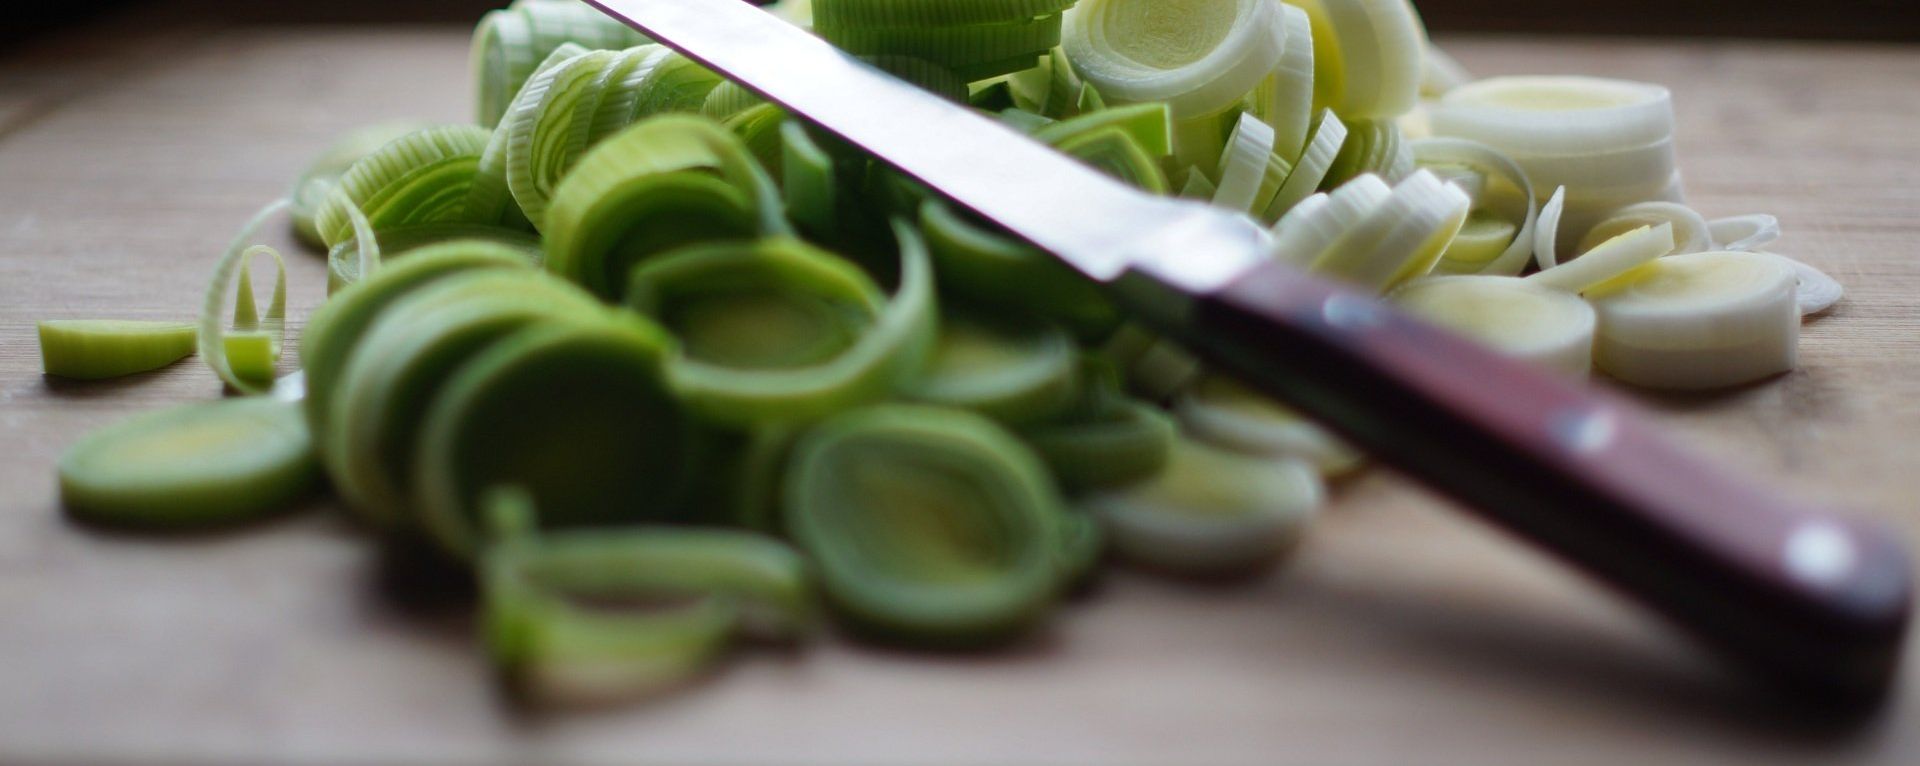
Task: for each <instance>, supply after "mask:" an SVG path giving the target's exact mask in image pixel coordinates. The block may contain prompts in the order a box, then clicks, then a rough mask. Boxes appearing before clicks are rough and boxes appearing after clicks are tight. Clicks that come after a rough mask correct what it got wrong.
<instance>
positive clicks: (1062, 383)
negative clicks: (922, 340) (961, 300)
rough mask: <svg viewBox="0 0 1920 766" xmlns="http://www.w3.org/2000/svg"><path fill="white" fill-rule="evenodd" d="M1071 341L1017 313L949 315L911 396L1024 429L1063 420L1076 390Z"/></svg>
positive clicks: (1075, 355) (1075, 356) (908, 386)
mask: <svg viewBox="0 0 1920 766" xmlns="http://www.w3.org/2000/svg"><path fill="white" fill-rule="evenodd" d="M1079 369H1080V360H1079V353H1078V350H1077V349H1076V348H1075V346H1074V343H1073V338H1072V336H1069V335H1068V334H1067V333H1066V331H1065V330H1063V329H1061V328H1059V327H1058V326H1056V325H1052V324H1049V323H1046V322H1042V321H1034V320H1030V319H1025V318H1021V317H1018V316H1007V315H1001V316H994V317H987V316H984V315H982V316H948V317H945V318H944V321H942V322H941V323H940V337H939V342H938V343H937V344H935V346H934V350H933V355H932V357H931V358H930V359H929V360H928V363H927V367H926V369H925V370H924V371H923V372H922V373H921V375H920V377H918V378H917V379H915V380H913V381H911V382H909V383H908V384H906V387H905V394H906V396H907V398H909V399H913V400H916V401H921V402H926V403H929V404H937V405H941V406H945V407H953V408H958V409H965V410H971V411H973V412H977V413H979V414H982V415H986V416H988V417H991V418H994V419H995V420H999V421H1000V422H1003V423H1008V424H1011V425H1021V424H1025V423H1033V422H1038V421H1042V420H1046V419H1048V418H1051V417H1054V416H1056V415H1059V414H1060V413H1061V412H1063V411H1065V410H1066V408H1067V407H1069V406H1071V405H1072V404H1073V403H1074V400H1075V396H1076V395H1077V394H1078V393H1079V375H1078V373H1079Z"/></svg>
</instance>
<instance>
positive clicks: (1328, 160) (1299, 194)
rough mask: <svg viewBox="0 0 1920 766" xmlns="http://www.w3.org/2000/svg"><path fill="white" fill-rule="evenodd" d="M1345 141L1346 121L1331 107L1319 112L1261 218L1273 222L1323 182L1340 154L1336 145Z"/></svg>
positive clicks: (1344, 143) (1340, 144)
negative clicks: (1298, 157)
mask: <svg viewBox="0 0 1920 766" xmlns="http://www.w3.org/2000/svg"><path fill="white" fill-rule="evenodd" d="M1346 142H1347V126H1346V123H1343V122H1341V121H1340V118H1339V117H1336V116H1334V114H1333V112H1332V111H1323V112H1321V113H1320V117H1319V122H1318V124H1316V125H1315V126H1314V128H1313V137H1312V138H1310V139H1308V140H1307V148H1306V150H1305V151H1303V152H1301V153H1300V160H1299V161H1298V162H1295V163H1294V164H1293V171H1292V172H1291V173H1288V174H1287V181H1286V183H1285V184H1282V185H1281V187H1280V191H1278V192H1275V193H1274V196H1273V201H1272V202H1269V203H1267V209H1266V212H1265V214H1264V215H1263V216H1262V218H1263V219H1264V220H1268V221H1275V222H1277V221H1279V220H1281V218H1282V217H1284V216H1285V215H1286V214H1287V212H1288V211H1291V210H1292V209H1293V206H1295V205H1298V204H1300V201H1301V200H1304V199H1306V198H1307V197H1309V196H1311V195H1312V194H1313V192H1314V190H1315V189H1318V188H1320V187H1321V186H1322V185H1323V184H1325V183H1326V180H1327V173H1328V172H1329V171H1331V170H1332V169H1333V162H1334V160H1335V159H1337V158H1338V157H1339V156H1340V149H1341V147H1342V146H1345V145H1346ZM1275 231H1276V232H1278V231H1279V229H1277V228H1276V229H1275Z"/></svg>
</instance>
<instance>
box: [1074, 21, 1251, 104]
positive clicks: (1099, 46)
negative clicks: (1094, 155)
mask: <svg viewBox="0 0 1920 766" xmlns="http://www.w3.org/2000/svg"><path fill="white" fill-rule="evenodd" d="M1280 8H1281V5H1280V4H1279V3H1275V2H1272V0H1081V2H1080V3H1079V4H1077V5H1075V6H1074V8H1073V10H1070V11H1067V13H1066V27H1065V29H1064V30H1063V32H1062V35H1061V45H1062V47H1063V48H1065V50H1066V52H1067V57H1068V58H1069V59H1070V60H1071V61H1072V62H1073V68H1074V71H1076V72H1078V73H1079V74H1080V76H1081V77H1082V78H1085V79H1086V81H1087V82H1090V83H1093V86H1094V87H1095V88H1097V89H1098V90H1099V91H1100V94H1101V95H1102V96H1105V97H1106V98H1107V99H1108V100H1109V101H1111V102H1115V103H1141V102H1146V101H1165V102H1166V103H1167V108H1168V109H1169V110H1170V111H1171V112H1172V113H1173V115H1174V118H1175V119H1176V120H1184V119H1189V118H1193V117H1202V116H1206V115H1212V114H1218V113H1219V112H1222V111H1225V110H1226V109H1228V108H1230V107H1232V106H1234V105H1235V104H1238V103H1240V101H1241V99H1243V98H1245V97H1246V95H1247V94H1248V93H1251V92H1253V90H1254V88H1255V87H1256V86H1258V85H1259V84H1260V82H1261V80H1262V79H1264V78H1265V77H1266V76H1267V74H1268V73H1269V72H1272V71H1273V69H1274V66H1275V65H1276V64H1278V63H1279V62H1280V57H1281V49H1280V47H1281V40H1282V39H1283V37H1282V36H1281V35H1276V34H1274V32H1275V30H1276V29H1278V28H1279V27H1280V25H1281V23H1282V22H1281V11H1280Z"/></svg>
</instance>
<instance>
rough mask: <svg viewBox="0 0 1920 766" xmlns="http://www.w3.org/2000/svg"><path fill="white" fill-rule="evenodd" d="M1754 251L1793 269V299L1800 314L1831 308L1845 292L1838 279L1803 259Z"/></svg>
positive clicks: (1809, 314) (1814, 312)
mask: <svg viewBox="0 0 1920 766" xmlns="http://www.w3.org/2000/svg"><path fill="white" fill-rule="evenodd" d="M1754 252H1756V253H1759V254H1761V255H1770V256H1773V257H1774V258H1777V259H1779V260H1780V261H1781V262H1782V263H1785V264H1786V265H1787V267H1788V268H1790V269H1793V276H1794V280H1795V286H1794V291H1793V299H1794V302H1795V303H1797V304H1799V306H1800V315H1801V316H1812V315H1814V314H1818V313H1821V312H1823V311H1826V310H1827V309H1830V308H1833V305H1834V304H1836V303H1839V302H1840V298H1841V296H1842V295H1845V294H1846V288H1844V287H1841V285H1840V281H1839V280H1837V279H1834V278H1833V277H1831V276H1828V275H1827V273H1826V272H1824V271H1821V270H1819V269H1816V268H1814V267H1813V266H1811V265H1809V264H1807V263H1805V262H1803V261H1800V260H1797V259H1794V258H1788V257H1786V256H1784V255H1780V254H1778V253H1767V252H1763V251H1757V250H1756V251H1754Z"/></svg>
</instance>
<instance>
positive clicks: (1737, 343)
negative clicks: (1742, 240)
mask: <svg viewBox="0 0 1920 766" xmlns="http://www.w3.org/2000/svg"><path fill="white" fill-rule="evenodd" d="M1795 284H1796V279H1795V275H1794V272H1793V269H1792V268H1790V267H1789V266H1788V265H1787V264H1785V263H1782V262H1781V261H1780V260H1779V259H1777V258H1773V257H1770V256H1767V255H1762V254H1759V253H1741V252H1705V253H1689V254H1686V255H1674V256H1668V257H1666V258H1661V259H1658V260H1655V261H1653V262H1651V263H1648V264H1646V265H1645V266H1642V267H1640V268H1638V269H1635V270H1633V271H1631V272H1628V273H1627V274H1625V275H1623V276H1621V277H1620V278H1618V279H1615V280H1614V281H1612V282H1610V283H1608V284H1606V285H1602V286H1600V287H1599V288H1596V289H1593V290H1589V291H1588V292H1587V299H1588V300H1589V301H1591V302H1592V303H1593V306H1594V309H1595V310H1596V311H1598V312H1599V316H1600V330H1599V337H1598V339H1597V341H1596V343H1595V346H1594V362H1595V363H1596V364H1597V365H1599V367H1600V369H1602V370H1604V371H1606V373H1607V374H1608V375H1610V376H1612V377H1614V378H1616V379H1619V380H1621V381H1623V382H1626V383H1631V384H1634V385H1638V386H1645V387H1649V388H1669V389H1703V388H1719V387H1724V386H1733V385H1739V384H1741V383H1747V382H1750V381H1754V380H1759V379H1761V378H1765V377H1768V376H1772V375H1776V374H1779V373H1782V372H1785V371H1787V370H1791V369H1793V367H1794V363H1795V361H1796V357H1795V350H1796V347H1797V345H1798V342H1799V333H1800V311H1799V306H1798V304H1797V303H1796V301H1795V297H1794V293H1795Z"/></svg>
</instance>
